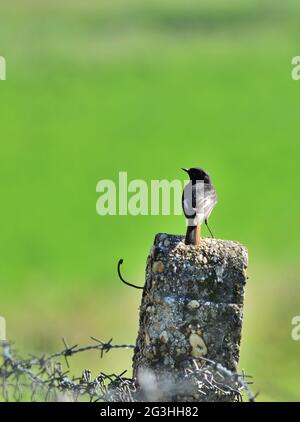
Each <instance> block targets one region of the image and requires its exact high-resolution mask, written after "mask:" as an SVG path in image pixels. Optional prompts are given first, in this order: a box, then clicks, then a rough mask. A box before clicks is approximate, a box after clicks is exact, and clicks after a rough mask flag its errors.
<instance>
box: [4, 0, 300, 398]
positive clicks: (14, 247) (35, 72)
mask: <svg viewBox="0 0 300 422" xmlns="http://www.w3.org/2000/svg"><path fill="white" fill-rule="evenodd" d="M299 19H300V5H299V2H297V1H291V0H286V1H284V2H282V1H279V0H278V1H276V0H272V1H266V0H259V1H246V0H243V1H242V0H240V1H234V0H217V1H214V2H212V1H209V0H205V1H201V2H199V1H187V0H185V1H183V0H182V1H178V0H172V1H171V0H167V1H164V2H161V1H157V0H151V1H150V0H149V1H145V0H143V1H141V0H139V1H138V0H136V1H130V0H123V1H120V0H115V1H112V0H111V1H108V0H107V1H95V0H93V1H83V0H72V1H71V0H60V1H58V0H52V1H49V0H47V1H46V0H44V1H43V2H41V1H38V0H23V1H22V2H18V3H17V2H14V1H10V2H8V1H4V2H3V1H2V2H1V13H0V55H2V56H4V57H5V58H6V60H7V81H6V82H0V101H1V103H0V104H1V115H0V139H1V153H0V176H1V177H0V184H1V211H0V213H1V242H0V248H1V249H0V254H1V261H0V262H1V265H0V278H1V291H0V297H1V302H0V305H1V306H0V314H1V315H3V316H5V318H6V320H7V330H8V337H9V339H12V340H15V341H16V343H17V346H18V349H19V350H20V351H22V352H23V353H27V352H34V353H39V354H41V353H43V352H52V351H56V350H60V349H61V347H62V346H61V340H60V338H61V337H62V336H65V337H66V338H67V339H68V341H69V343H70V344H75V343H79V344H81V345H84V344H87V343H89V336H90V335H93V336H95V337H98V338H101V339H104V340H108V339H109V338H110V337H113V339H114V342H117V343H123V342H128V343H134V342H135V338H136V332H137V327H138V306H139V301H140V293H139V291H136V290H134V289H129V288H126V286H124V285H122V284H121V283H120V282H119V281H118V279H117V275H116V263H117V261H118V259H119V258H120V257H123V258H124V261H125V264H124V274H126V277H127V278H128V279H129V280H130V281H133V282H135V283H137V284H138V283H139V284H140V283H142V282H143V278H144V268H145V261H146V257H147V254H148V252H149V249H150V247H151V245H152V241H153V238H154V236H155V234H156V233H157V232H169V233H184V231H185V222H184V218H183V217H182V216H171V217H155V216H148V217H145V216H139V217H129V216H128V217H100V216H99V215H97V214H96V210H95V207H96V200H97V198H98V197H99V194H97V193H96V183H97V182H98V181H99V180H100V179H104V178H105V179H112V180H116V181H117V179H118V172H119V171H127V172H128V177H129V179H130V180H132V179H144V180H146V181H147V182H150V181H151V180H152V179H165V178H167V179H175V178H180V179H182V180H184V174H183V173H182V172H181V170H180V168H181V167H190V166H201V167H204V168H205V169H207V170H208V171H209V173H210V174H211V175H212V178H213V181H214V184H215V186H216V188H217V191H218V196H219V203H218V206H217V207H216V209H215V210H214V212H213V214H212V217H211V221H210V222H211V227H212V229H213V231H214V232H215V235H216V237H219V238H223V239H233V240H238V241H240V242H242V243H243V244H245V245H246V246H247V247H248V248H249V254H250V266H249V271H248V273H249V283H248V286H247V297H246V303H245V323H244V328H243V338H242V346H241V362H240V368H241V369H244V370H245V371H246V373H248V374H251V375H252V376H253V377H254V381H255V385H254V388H253V391H254V392H257V391H258V392H260V395H259V397H258V400H272V401H279V400H293V401H299V400H300V381H299V380H300V377H299V375H300V371H299V366H300V342H296V341H292V339H291V327H292V326H291V319H292V317H293V316H295V315H299V314H300V300H299V299H300V284H299V263H298V261H299V221H298V217H299V202H300V199H299V194H298V192H299V174H298V172H299V168H300V159H299V153H300V145H299V124H300V122H299V101H300V97H299V93H300V81H299V82H295V81H293V80H292V78H291V70H292V65H291V60H292V57H294V56H296V55H300V46H299V35H300V28H299ZM134 232H135V233H137V234H138V235H134V236H133V233H134ZM131 354H132V352H131V351H111V352H110V353H109V354H107V355H105V357H104V359H103V360H100V358H99V355H98V354H97V353H95V352H87V353H86V354H82V355H80V356H78V357H74V358H72V361H71V370H72V371H73V373H75V374H80V372H81V369H83V368H86V367H88V368H91V369H92V370H93V375H96V374H97V373H99V372H100V371H101V370H105V371H107V372H118V371H119V372H121V371H122V370H123V369H125V368H128V370H129V372H128V373H129V374H130V367H131Z"/></svg>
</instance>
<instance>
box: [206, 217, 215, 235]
mask: <svg viewBox="0 0 300 422" xmlns="http://www.w3.org/2000/svg"><path fill="white" fill-rule="evenodd" d="M205 225H206V227H207V228H208V231H209V233H210V235H211V237H212V238H213V239H214V238H215V236H214V235H213V234H212V231H211V230H210V228H209V225H208V221H207V220H205Z"/></svg>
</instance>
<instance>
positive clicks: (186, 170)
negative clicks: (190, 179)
mask: <svg viewBox="0 0 300 422" xmlns="http://www.w3.org/2000/svg"><path fill="white" fill-rule="evenodd" d="M181 170H183V171H185V172H186V173H188V172H189V169H185V168H183V167H182V169H181Z"/></svg>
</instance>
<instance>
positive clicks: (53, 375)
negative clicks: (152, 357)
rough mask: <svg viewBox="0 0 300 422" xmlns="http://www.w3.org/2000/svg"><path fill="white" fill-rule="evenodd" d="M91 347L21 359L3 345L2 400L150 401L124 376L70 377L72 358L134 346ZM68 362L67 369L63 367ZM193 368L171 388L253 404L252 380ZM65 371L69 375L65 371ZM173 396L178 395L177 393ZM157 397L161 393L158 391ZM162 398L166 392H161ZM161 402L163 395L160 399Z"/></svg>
mask: <svg viewBox="0 0 300 422" xmlns="http://www.w3.org/2000/svg"><path fill="white" fill-rule="evenodd" d="M91 339H92V340H93V342H94V343H93V344H90V345H87V346H78V345H74V346H69V345H68V342H67V340H66V339H65V338H63V339H62V341H63V345H64V348H63V349H62V350H61V351H59V352H55V353H52V354H49V355H43V356H41V357H36V356H33V355H30V356H29V358H27V359H24V358H23V359H22V358H20V357H19V356H18V354H17V352H16V350H15V347H14V345H13V344H12V343H9V342H3V343H1V344H0V350H1V351H0V401H2V400H5V401H91V402H94V401H96V402H98V401H101V402H135V401H143V400H145V399H149V397H147V394H146V395H145V391H143V390H142V389H141V386H138V385H137V383H136V380H134V379H131V378H126V377H125V374H126V371H123V372H121V373H120V374H114V373H113V374H105V373H104V372H100V374H99V375H98V376H97V377H95V378H93V377H92V374H91V371H90V370H89V369H84V370H83V371H82V374H81V376H80V377H75V376H72V375H71V374H70V363H69V358H70V357H71V356H73V355H75V354H78V353H82V352H85V351H89V350H96V351H99V352H100V357H101V358H102V357H103V354H104V353H108V352H109V351H110V350H112V349H133V348H134V345H133V344H113V343H112V339H110V340H109V341H107V342H104V341H102V340H99V339H97V338H95V337H91ZM61 358H64V360H65V364H66V365H63V362H61ZM193 363H194V367H193V368H187V369H186V370H185V372H184V376H183V378H182V380H178V381H177V384H176V385H174V386H170V385H168V388H171V389H177V390H178V391H179V390H182V389H184V388H185V387H186V386H187V385H188V386H189V387H188V388H189V389H191V388H192V389H193V392H196V393H197V394H198V395H199V401H202V399H203V398H204V400H205V396H206V395H208V393H209V394H210V396H211V392H213V393H214V394H215V395H216V397H218V396H220V395H221V396H222V397H225V398H226V397H233V399H234V401H242V399H243V394H245V396H246V397H247V399H248V400H249V401H251V402H252V401H255V396H254V395H253V394H252V393H251V391H250V388H249V384H252V382H250V381H249V380H248V379H249V378H250V377H249V376H247V375H245V374H244V373H242V374H237V373H234V372H231V371H229V370H228V369H226V368H224V367H223V366H222V365H220V364H218V363H216V362H214V361H211V360H209V359H205V358H202V362H201V364H199V362H197V361H193ZM65 366H66V370H65V368H64V367H65ZM174 391H175V390H174ZM158 393H159V389H158ZM161 394H162V395H163V394H164V392H163V391H161ZM157 399H158V401H159V396H158V397H157Z"/></svg>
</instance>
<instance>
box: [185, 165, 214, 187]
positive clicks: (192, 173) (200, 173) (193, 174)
mask: <svg viewBox="0 0 300 422" xmlns="http://www.w3.org/2000/svg"><path fill="white" fill-rule="evenodd" d="M182 170H183V171H185V172H186V173H187V174H188V175H189V177H190V179H191V180H203V181H204V183H210V177H209V175H208V174H207V173H206V171H204V170H203V169H201V168H200V167H191V168H190V169H186V168H182Z"/></svg>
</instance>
